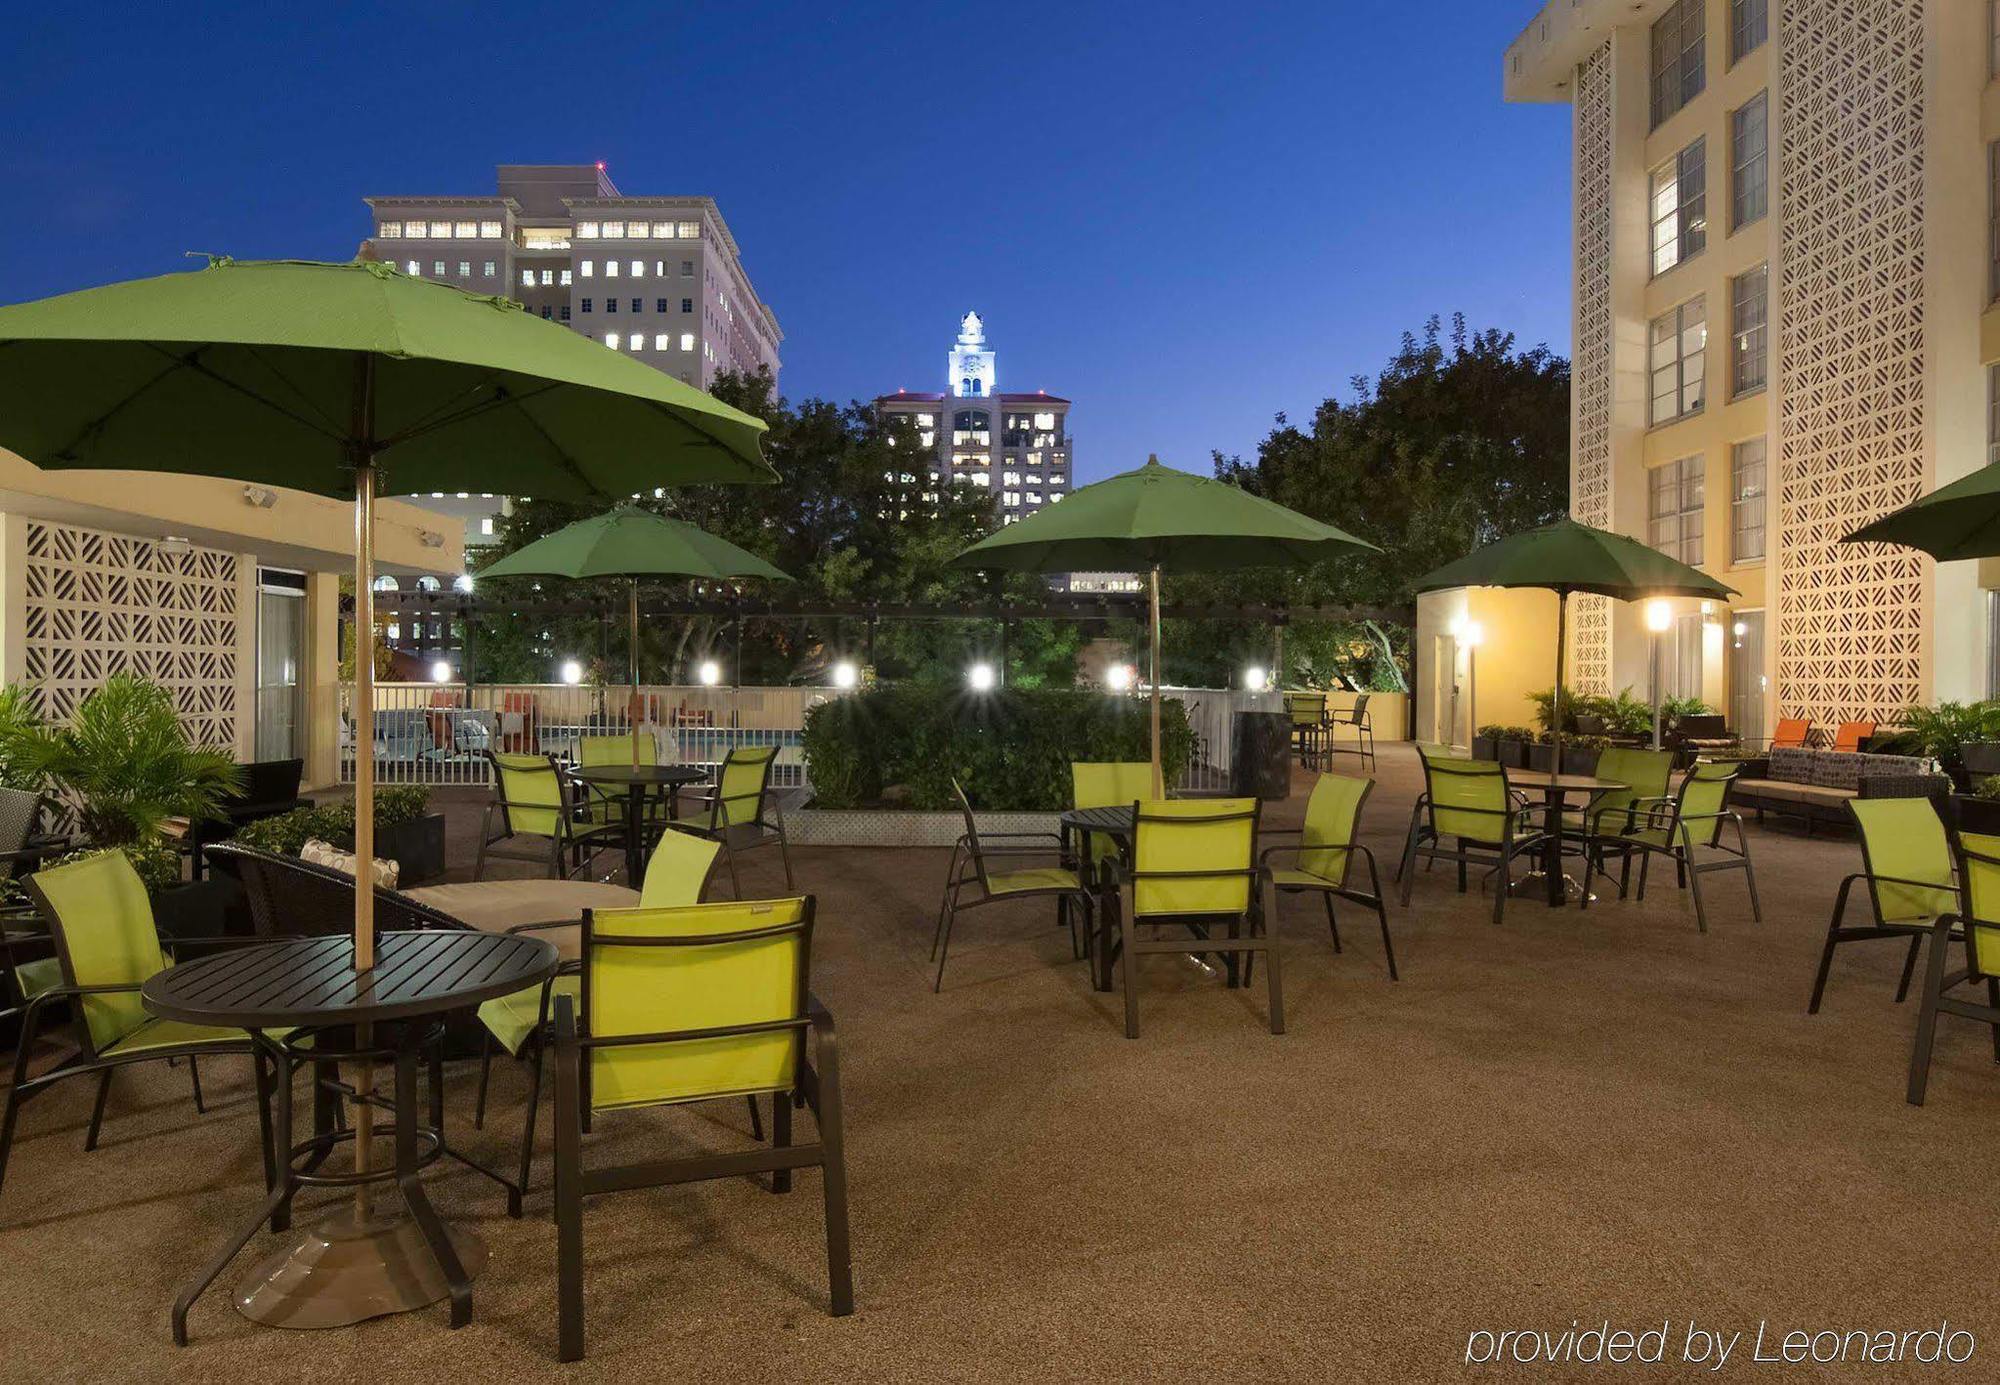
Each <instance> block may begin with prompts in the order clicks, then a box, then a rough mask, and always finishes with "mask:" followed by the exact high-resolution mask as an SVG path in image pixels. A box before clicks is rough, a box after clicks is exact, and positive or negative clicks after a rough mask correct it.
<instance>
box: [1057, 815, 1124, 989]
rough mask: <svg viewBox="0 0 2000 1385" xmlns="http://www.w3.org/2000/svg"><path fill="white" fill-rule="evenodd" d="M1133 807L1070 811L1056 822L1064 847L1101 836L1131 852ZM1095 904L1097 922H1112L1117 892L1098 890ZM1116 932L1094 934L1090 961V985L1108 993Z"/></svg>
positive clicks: (1106, 929) (1101, 930)
mask: <svg viewBox="0 0 2000 1385" xmlns="http://www.w3.org/2000/svg"><path fill="white" fill-rule="evenodd" d="M1136 817H1137V814H1136V813H1134V811H1133V809H1132V805H1131V804H1129V803H1116V804H1112V805H1110V806H1109V807H1104V808H1071V809H1069V810H1067V811H1066V812H1064V813H1063V814H1062V815H1061V816H1060V817H1059V818H1058V819H1057V820H1058V821H1059V822H1060V823H1061V824H1062V835H1063V847H1064V851H1065V853H1067V851H1068V848H1069V842H1070V838H1071V836H1072V834H1079V833H1088V832H1102V833H1103V834H1104V835H1105V836H1107V837H1111V838H1113V839H1114V840H1116V841H1117V842H1118V844H1119V845H1120V846H1122V847H1124V848H1125V849H1126V850H1127V851H1130V850H1131V848H1132V833H1133V831H1134V829H1135V828H1136V827H1137V823H1136V822H1135V821H1134V819H1135V818H1136ZM1098 900H1099V902H1100V904H1101V905H1102V907H1101V908H1100V909H1099V910H1098V918H1099V919H1100V920H1105V919H1113V918H1116V917H1117V915H1116V914H1115V913H1113V912H1112V910H1114V909H1116V908H1117V899H1116V892H1115V891H1113V890H1112V889H1111V888H1110V886H1109V885H1105V886H1103V887H1101V888H1100V889H1099V890H1098ZM1117 946H1118V939H1117V930H1116V929H1115V928H1110V927H1102V926H1100V927H1099V928H1098V930H1097V954H1096V956H1095V957H1094V958H1092V967H1091V977H1090V980H1091V984H1092V985H1093V986H1095V987H1096V988H1097V989H1098V990H1100V991H1108V990H1110V989H1111V969H1112V967H1113V966H1114V965H1115V963H1116V961H1117Z"/></svg>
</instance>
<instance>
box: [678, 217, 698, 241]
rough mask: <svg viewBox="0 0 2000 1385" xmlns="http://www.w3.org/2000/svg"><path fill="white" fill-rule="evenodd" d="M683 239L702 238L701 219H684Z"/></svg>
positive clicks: (682, 224) (682, 225) (682, 227)
mask: <svg viewBox="0 0 2000 1385" xmlns="http://www.w3.org/2000/svg"><path fill="white" fill-rule="evenodd" d="M681 239H682V240H700V239H701V223H700V222H699V221H683V222H682V223H681Z"/></svg>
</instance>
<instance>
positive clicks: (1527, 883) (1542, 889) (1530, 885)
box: [1507, 870, 1597, 904]
mask: <svg viewBox="0 0 2000 1385" xmlns="http://www.w3.org/2000/svg"><path fill="white" fill-rule="evenodd" d="M1562 892H1563V902H1564V903H1568V902H1569V901H1570V900H1572V899H1582V898H1583V886H1581V885H1579V884H1578V883H1577V880H1576V877H1575V876H1574V875H1569V874H1565V875H1564V876H1563V878H1562ZM1507 896H1508V898H1510V899H1527V898H1529V897H1531V896H1532V897H1534V898H1537V899H1541V900H1543V901H1545V902H1549V903H1553V902H1554V901H1552V900H1550V899H1549V876H1548V872H1547V871H1541V870H1531V871H1529V872H1528V873H1527V874H1526V875H1517V876H1515V877H1514V882H1513V884H1512V885H1510V886H1509V887H1508V890H1507ZM1590 901H1591V903H1593V904H1595V903H1596V902H1597V896H1596V895H1595V894H1592V895H1591V896H1590Z"/></svg>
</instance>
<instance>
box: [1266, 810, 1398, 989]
mask: <svg viewBox="0 0 2000 1385" xmlns="http://www.w3.org/2000/svg"><path fill="white" fill-rule="evenodd" d="M1374 787H1375V781H1374V780H1373V779H1353V778H1349V777H1348V776H1346V775H1340V774H1323V775H1321V776H1320V777H1319V782H1318V783H1316V784H1314V785H1313V791H1312V797H1311V798H1310V799H1308V800H1307V802H1306V820H1305V825H1304V826H1302V827H1290V828H1266V829H1265V835H1266V836H1280V835H1288V834H1292V833H1296V834H1297V835H1298V838H1299V840H1298V841H1297V842H1296V843H1289V842H1288V843H1284V844H1281V845H1278V846H1272V847H1266V848H1265V849H1264V851H1263V852H1262V853H1261V854H1260V855H1259V856H1258V857H1257V861H1258V864H1259V865H1261V866H1263V867H1264V868H1265V869H1267V870H1269V871H1270V872H1271V883H1272V885H1273V886H1274V887H1275V888H1276V889H1277V892H1278V893H1279V894H1317V895H1318V896H1319V897H1320V899H1321V900H1322V901H1323V902H1324V903H1325V905H1326V928H1327V932H1328V933H1330V934H1332V936H1333V950H1334V951H1335V952H1339V951H1340V925H1339V923H1338V922H1337V921H1336V920H1335V919H1334V916H1333V901H1334V899H1335V898H1336V897H1338V898H1341V899H1345V900H1350V901H1352V902H1353V903H1356V904H1363V905H1366V906H1367V907H1369V908H1371V909H1373V910H1374V911H1375V917H1376V918H1377V919H1378V920H1379V921H1380V923H1381V925H1382V954H1383V956H1384V957H1386V958H1387V959H1388V962H1389V979H1390V980H1391V981H1395V980H1397V979H1399V978H1398V977H1397V975H1396V948H1395V945H1394V944H1393V943H1392V942H1390V940H1389V911H1388V910H1387V909H1385V908H1384V907H1383V905H1382V877H1381V875H1380V873H1379V872H1378V871H1377V870H1376V868H1375V853H1374V852H1372V851H1370V850H1369V849H1368V848H1367V847H1365V846H1363V845H1361V843H1359V842H1358V841H1356V840H1355V837H1356V835H1357V832H1358V830H1359V828H1360V825H1361V807H1362V805H1363V804H1364V803H1366V802H1367V801H1368V795H1369V793H1370V792H1371V791H1372V790H1373V789H1374ZM1281 852H1289V853H1291V854H1292V855H1293V856H1294V858H1295V859H1294V861H1293V863H1292V865H1290V866H1288V867H1273V866H1272V865H1271V864H1270V860H1271V858H1272V857H1273V856H1275V855H1277V854H1279V853H1281ZM1356 857H1359V858H1360V859H1361V860H1362V861H1363V862H1364V863H1365V864H1366V865H1367V867H1368V888H1367V889H1365V890H1361V889H1356V888H1354V887H1352V886H1351V885H1349V884H1348V878H1349V877H1350V876H1351V875H1352V874H1353V870H1354V861H1355V858H1356Z"/></svg>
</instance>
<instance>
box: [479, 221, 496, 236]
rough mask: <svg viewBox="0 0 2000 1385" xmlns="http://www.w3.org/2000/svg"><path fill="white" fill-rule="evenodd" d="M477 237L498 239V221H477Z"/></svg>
mask: <svg viewBox="0 0 2000 1385" xmlns="http://www.w3.org/2000/svg"><path fill="white" fill-rule="evenodd" d="M479 238H480V239H481V240H498V239H500V223H499V222H497V221H482V222H480V223H479Z"/></svg>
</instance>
